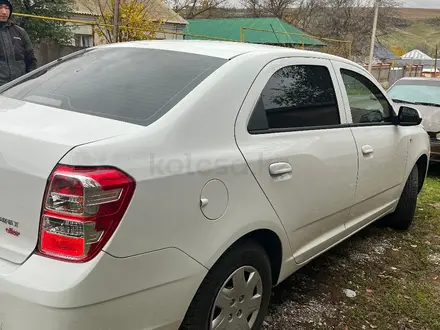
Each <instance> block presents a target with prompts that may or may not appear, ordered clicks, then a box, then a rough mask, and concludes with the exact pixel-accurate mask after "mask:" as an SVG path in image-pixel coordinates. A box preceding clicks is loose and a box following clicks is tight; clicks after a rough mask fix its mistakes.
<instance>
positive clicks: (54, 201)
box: [38, 165, 135, 262]
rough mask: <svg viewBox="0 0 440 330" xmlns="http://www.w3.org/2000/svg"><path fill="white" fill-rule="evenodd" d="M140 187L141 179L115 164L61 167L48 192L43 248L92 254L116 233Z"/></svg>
mask: <svg viewBox="0 0 440 330" xmlns="http://www.w3.org/2000/svg"><path fill="white" fill-rule="evenodd" d="M134 189H135V181H134V180H133V179H132V178H131V177H129V176H128V175H127V174H125V173H123V172H121V171H119V170H117V169H114V168H107V167H70V166H65V165H59V166H57V167H56V168H55V170H54V171H53V173H52V174H51V176H50V178H49V183H48V187H47V191H46V195H45V197H44V205H43V215H42V219H41V230H40V240H39V244H38V250H39V252H40V253H41V254H43V255H46V256H51V257H54V258H58V259H64V260H68V261H74V262H85V261H88V260H90V259H92V258H93V257H94V256H96V254H97V253H98V252H99V251H100V250H101V249H102V247H103V246H104V245H105V244H106V243H107V242H108V240H109V238H110V237H111V236H112V235H113V233H114V231H115V230H116V228H117V226H118V224H119V222H120V221H121V219H122V217H123V216H124V213H125V211H126V209H127V207H128V205H129V203H130V201H131V198H132V196H133V193H134Z"/></svg>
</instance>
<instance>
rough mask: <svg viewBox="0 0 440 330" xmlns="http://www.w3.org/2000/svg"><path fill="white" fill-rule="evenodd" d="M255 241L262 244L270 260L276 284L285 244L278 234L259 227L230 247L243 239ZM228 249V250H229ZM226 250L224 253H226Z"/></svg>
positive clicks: (237, 243)
mask: <svg viewBox="0 0 440 330" xmlns="http://www.w3.org/2000/svg"><path fill="white" fill-rule="evenodd" d="M248 240H251V241H254V242H256V243H258V244H259V245H261V247H262V248H263V249H264V251H265V252H266V254H267V256H268V257H269V260H270V265H271V270H272V282H273V284H274V285H275V284H276V283H277V282H278V279H279V276H280V272H281V264H282V258H283V245H282V242H281V239H280V238H279V237H278V235H277V234H276V233H275V232H274V231H272V230H270V229H257V230H254V231H251V232H249V233H247V234H246V235H244V236H242V237H240V238H239V239H238V240H237V241H235V242H234V243H233V244H232V245H231V246H230V248H229V249H231V248H233V247H234V246H236V245H239V244H241V243H242V242H243V241H248ZM229 249H228V250H229ZM226 252H227V251H225V252H224V253H223V254H225V253H226Z"/></svg>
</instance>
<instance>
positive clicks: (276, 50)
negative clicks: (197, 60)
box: [96, 40, 353, 64]
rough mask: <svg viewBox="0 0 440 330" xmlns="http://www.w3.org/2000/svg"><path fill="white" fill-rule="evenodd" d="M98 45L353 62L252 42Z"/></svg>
mask: <svg viewBox="0 0 440 330" xmlns="http://www.w3.org/2000/svg"><path fill="white" fill-rule="evenodd" d="M96 47H136V48H150V49H162V50H172V51H180V52H184V53H193V54H199V55H206V56H213V57H219V58H223V59H227V60H229V59H232V58H234V57H236V56H240V55H243V54H246V53H251V52H255V53H257V52H265V53H266V54H267V52H272V53H273V54H274V56H276V55H280V56H286V54H288V55H289V56H304V57H318V58H323V59H337V60H339V61H346V62H349V63H351V64H353V62H351V61H348V60H346V59H345V58H342V57H338V56H334V55H330V54H326V53H321V52H315V51H307V50H301V49H294V48H286V47H281V46H271V45H263V44H251V43H244V42H231V41H214V40H145V41H131V42H122V43H113V44H107V45H100V46H96Z"/></svg>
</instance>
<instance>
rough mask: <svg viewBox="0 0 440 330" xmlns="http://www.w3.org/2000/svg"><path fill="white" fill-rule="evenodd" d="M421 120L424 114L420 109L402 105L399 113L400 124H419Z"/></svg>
mask: <svg viewBox="0 0 440 330" xmlns="http://www.w3.org/2000/svg"><path fill="white" fill-rule="evenodd" d="M421 122H422V116H421V115H420V113H419V111H418V110H416V109H414V108H410V107H406V106H402V107H400V109H399V115H398V124H399V125H400V126H417V125H420V123H421Z"/></svg>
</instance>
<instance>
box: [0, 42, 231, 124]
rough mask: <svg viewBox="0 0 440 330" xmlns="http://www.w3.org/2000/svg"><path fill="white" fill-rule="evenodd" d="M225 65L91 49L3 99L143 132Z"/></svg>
mask: <svg viewBox="0 0 440 330" xmlns="http://www.w3.org/2000/svg"><path fill="white" fill-rule="evenodd" d="M225 62H226V60H224V59H220V58H216V57H209V56H203V55H196V54H189V53H182V52H175V51H168V50H156V49H147V48H134V47H111V48H101V49H99V48H98V49H90V50H88V51H85V52H81V53H78V54H75V55H74V56H70V57H69V58H67V59H65V60H63V61H59V62H58V63H56V64H54V65H51V66H50V67H48V68H46V69H39V70H38V71H36V72H35V73H34V74H33V75H32V76H30V77H29V78H27V79H24V80H18V81H17V83H16V84H13V85H12V87H8V88H7V89H6V90H5V91H3V92H2V93H1V94H2V95H3V96H7V97H11V98H15V99H19V100H23V101H28V102H33V103H39V104H44V105H48V106H52V107H55V108H59V109H63V110H68V111H74V112H81V113H86V114H91V115H95V116H101V117H105V118H110V119H115V120H120V121H124V122H129V123H134V124H138V125H144V126H146V125H148V124H150V123H151V122H153V121H155V120H157V119H158V118H159V117H161V116H162V115H163V114H165V113H166V112H167V111H169V110H170V109H171V108H172V107H173V106H175V105H176V104H177V103H178V102H179V101H180V100H182V99H183V98H184V97H185V96H186V95H187V94H188V93H189V92H191V91H192V90H193V89H194V88H195V87H196V86H197V85H198V84H200V83H201V82H202V81H203V80H204V79H206V77H208V76H209V75H210V74H211V73H212V72H213V71H215V70H216V69H218V68H219V67H220V66H221V65H223V64H224V63H225Z"/></svg>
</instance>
